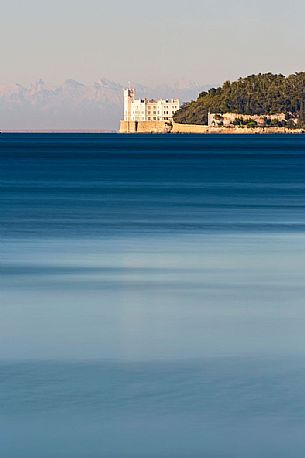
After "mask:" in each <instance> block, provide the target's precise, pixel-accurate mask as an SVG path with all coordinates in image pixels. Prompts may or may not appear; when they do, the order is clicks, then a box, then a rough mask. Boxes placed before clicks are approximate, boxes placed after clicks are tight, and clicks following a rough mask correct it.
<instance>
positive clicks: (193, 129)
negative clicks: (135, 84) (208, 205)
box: [119, 121, 305, 135]
mask: <svg viewBox="0 0 305 458" xmlns="http://www.w3.org/2000/svg"><path fill="white" fill-rule="evenodd" d="M119 132H120V133H121V134H128V133H130V134H136V133H138V134H166V133H171V134H202V135H210V134H222V135H232V134H233V135H236V134H243V135H255V134H259V135H266V134H269V135H270V134H277V135H281V134H286V135H287V134H292V135H300V134H304V133H305V130H304V129H289V128H287V127H211V126H207V125H200V124H178V123H175V122H172V123H169V122H165V121H121V122H120V130H119Z"/></svg>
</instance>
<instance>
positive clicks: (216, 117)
mask: <svg viewBox="0 0 305 458" xmlns="http://www.w3.org/2000/svg"><path fill="white" fill-rule="evenodd" d="M285 121H286V115H285V113H275V114H264V115H257V114H256V115H245V114H239V113H209V114H208V126H209V127H234V126H242V125H247V124H250V125H251V124H252V125H253V127H254V126H257V127H268V126H274V127H275V126H277V127H283V126H284V124H285Z"/></svg>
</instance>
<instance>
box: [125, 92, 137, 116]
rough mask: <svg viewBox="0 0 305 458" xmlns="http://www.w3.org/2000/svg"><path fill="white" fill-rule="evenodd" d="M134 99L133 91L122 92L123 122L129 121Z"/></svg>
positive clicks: (134, 93)
mask: <svg viewBox="0 0 305 458" xmlns="http://www.w3.org/2000/svg"><path fill="white" fill-rule="evenodd" d="M135 97H136V91H135V89H130V88H129V89H125V90H124V121H130V120H131V104H132V103H133V102H134V100H135Z"/></svg>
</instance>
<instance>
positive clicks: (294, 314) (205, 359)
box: [0, 134, 305, 458]
mask: <svg viewBox="0 0 305 458" xmlns="http://www.w3.org/2000/svg"><path fill="white" fill-rule="evenodd" d="M304 331H305V137H303V136H251V137H249V136H192V135H189V136H188V135H186V136H183V135H178V136H175V135H168V136H167V135H160V136H159V135H153V136H150V135H146V136H145V135H143V136H141V135H138V136H137V135H136V136H133V135H127V136H125V135H110V134H109V135H89V134H88V135H86V134H83V135H78V134H73V135H72V134H71V135H69V134H50V135H47V134H45V135H42V134H41V135H38V134H36V135H35V134H33V135H32V134H27V135H21V134H19V135H17V134H16V135H12V134H2V135H0V456H1V457H2V456H3V457H5V458H100V457H103V458H104V457H107V458H108V457H109V458H114V457H115V458H127V457H128V458H165V457H166V458H168V457H173V458H176V457H177V458H189V457H190V458H192V457H195V458H197V457H198V458H199V457H204V458H206V457H207V458H213V457H217V458H218V457H219V458H227V457H230V458H253V457H255V458H256V457H262V458H271V457H272V458H273V457H274V458H286V457H288V456H289V457H293V458H295V457H296V458H301V457H302V458H303V457H304V455H305V438H304V430H305V332H304Z"/></svg>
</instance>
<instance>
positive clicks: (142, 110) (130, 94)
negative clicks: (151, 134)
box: [124, 89, 180, 121]
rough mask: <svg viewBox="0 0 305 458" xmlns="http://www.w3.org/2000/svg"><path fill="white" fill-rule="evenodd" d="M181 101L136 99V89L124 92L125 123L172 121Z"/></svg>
mask: <svg viewBox="0 0 305 458" xmlns="http://www.w3.org/2000/svg"><path fill="white" fill-rule="evenodd" d="M179 108H180V101H179V99H171V100H167V99H166V100H164V99H160V100H153V99H151V100H149V99H136V91H135V89H125V90H124V121H171V120H172V118H173V115H174V113H175V112H176V111H177V110H179Z"/></svg>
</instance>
